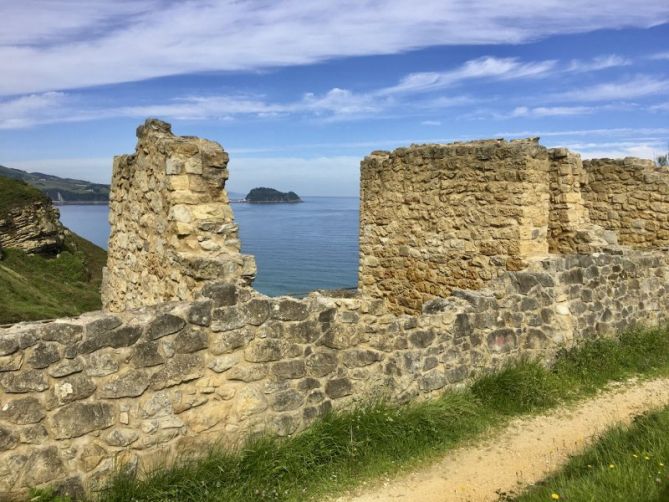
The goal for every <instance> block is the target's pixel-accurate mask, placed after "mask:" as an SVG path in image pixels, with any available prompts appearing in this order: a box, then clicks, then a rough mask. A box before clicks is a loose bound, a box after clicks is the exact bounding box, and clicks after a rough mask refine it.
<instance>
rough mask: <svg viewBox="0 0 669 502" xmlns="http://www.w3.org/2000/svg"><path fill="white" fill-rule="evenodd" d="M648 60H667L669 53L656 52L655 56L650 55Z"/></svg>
mask: <svg viewBox="0 0 669 502" xmlns="http://www.w3.org/2000/svg"><path fill="white" fill-rule="evenodd" d="M650 59H659V60H669V51H667V52H658V53H657V54H652V55H651V56H650Z"/></svg>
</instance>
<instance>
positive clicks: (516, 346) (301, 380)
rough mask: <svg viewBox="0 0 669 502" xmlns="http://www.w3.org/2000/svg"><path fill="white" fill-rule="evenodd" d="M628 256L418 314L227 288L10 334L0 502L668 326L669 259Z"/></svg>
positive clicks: (514, 283) (546, 274)
mask: <svg viewBox="0 0 669 502" xmlns="http://www.w3.org/2000/svg"><path fill="white" fill-rule="evenodd" d="M616 253H619V254H614V253H600V254H594V255H573V256H552V257H549V258H545V259H543V260H539V261H535V262H533V263H532V264H531V265H530V266H529V267H528V268H527V269H526V270H523V271H519V272H506V273H504V274H502V275H501V276H500V277H499V278H498V279H495V280H494V281H492V282H491V283H490V284H489V286H490V287H489V288H487V289H484V290H480V291H463V290H456V291H454V294H453V296H451V297H449V298H446V299H435V300H432V301H430V302H428V303H427V304H426V305H425V308H424V312H423V313H422V314H421V315H417V316H410V315H400V316H395V315H392V314H389V313H387V312H386V311H385V310H383V302H382V301H380V300H374V299H366V298H352V299H338V298H329V297H324V296H320V295H318V294H312V295H311V296H310V297H309V298H307V299H304V300H296V299H291V298H287V297H284V298H267V297H264V296H262V295H259V294H258V293H256V292H254V291H253V290H250V289H247V288H242V287H238V286H235V285H231V284H227V283H212V284H209V285H207V286H206V287H205V288H204V290H203V291H202V293H201V296H200V297H199V298H197V299H196V300H193V301H190V302H185V303H184V302H182V303H165V304H162V305H159V306H154V307H147V308H143V309H139V310H128V311H125V312H123V313H118V314H109V313H92V314H87V315H84V316H81V317H79V318H76V319H63V320H58V321H55V322H47V323H28V324H17V325H14V326H12V327H10V328H5V329H0V497H1V496H2V494H3V493H4V494H8V493H18V492H21V490H25V489H26V488H28V487H31V486H37V485H41V484H43V483H52V484H54V485H56V486H61V487H62V489H63V490H65V491H67V492H69V493H77V492H79V493H80V492H81V491H82V490H83V489H88V490H97V489H99V488H101V487H102V485H103V483H104V481H105V480H106V479H107V478H108V476H109V475H110V474H111V473H112V472H113V471H114V469H115V468H116V467H118V466H123V468H124V469H131V470H132V469H137V468H138V467H139V466H140V465H143V466H145V467H150V466H151V465H154V462H156V461H166V460H169V459H171V458H174V455H175V454H176V453H177V452H179V453H180V454H184V453H185V452H188V451H195V452H197V451H199V452H202V448H203V446H202V445H203V444H204V445H207V444H209V445H210V444H212V443H213V442H214V441H220V442H221V444H222V445H223V446H232V445H237V444H239V441H240V440H242V439H243V438H244V437H246V436H247V435H248V434H249V433H251V432H257V431H269V432H272V433H276V434H279V435H282V436H285V435H290V434H293V433H295V432H297V431H299V430H302V429H303V428H304V427H306V426H308V425H309V423H310V422H311V421H313V420H314V419H315V418H316V417H318V416H320V415H322V414H323V413H325V412H327V411H328V410H330V409H340V408H345V407H349V406H351V405H352V404H353V403H355V402H365V401H366V400H369V399H371V398H378V397H379V396H386V397H387V398H389V399H391V400H393V401H396V402H404V401H407V400H410V399H413V398H415V397H417V396H420V395H424V396H427V395H431V394H432V393H435V392H440V391H442V390H443V389H444V388H446V387H448V386H452V385H456V384H461V383H463V382H465V381H467V380H468V379H470V378H471V377H472V376H473V375H475V374H477V373H480V372H483V371H488V370H491V369H494V368H497V367H499V366H500V364H502V363H503V362H504V361H506V360H508V359H509V358H514V357H518V355H520V354H532V355H534V356H538V357H540V358H543V359H550V358H551V357H552V356H553V355H554V353H555V352H556V351H557V350H558V349H560V348H562V347H565V346H566V347H568V346H571V345H573V344H574V343H577V342H578V341H579V340H583V339H585V338H588V337H592V336H595V335H601V334H607V333H613V332H618V331H620V330H622V329H624V328H626V327H629V326H632V325H635V324H636V323H649V324H654V323H658V322H661V321H663V320H665V319H666V317H667V311H668V310H667V307H669V290H668V287H667V285H668V284H669V281H668V279H669V263H668V259H667V257H666V254H664V253H661V252H645V251H631V250H627V251H625V252H624V253H623V251H618V252H616Z"/></svg>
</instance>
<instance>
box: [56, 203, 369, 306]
mask: <svg viewBox="0 0 669 502" xmlns="http://www.w3.org/2000/svg"><path fill="white" fill-rule="evenodd" d="M302 199H303V201H304V202H302V203H296V204H246V203H235V202H233V203H232V210H233V212H234V215H235V220H236V223H237V224H238V225H239V234H240V239H241V242H242V252H243V253H245V254H252V255H254V256H255V258H256V264H257V266H258V274H257V277H256V280H255V282H254V287H255V289H257V290H258V291H260V292H261V293H264V294H266V295H269V296H280V295H295V296H301V295H305V294H307V293H308V292H310V291H314V290H316V289H347V288H355V287H356V285H357V273H358V227H359V223H358V211H359V199H358V198H357V197H303V198H302ZM59 209H60V219H61V221H62V222H63V224H64V225H65V226H66V227H68V228H70V229H71V230H72V231H74V232H75V233H77V234H79V235H81V236H82V237H84V238H86V239H88V240H90V241H92V242H94V243H95V244H97V245H98V246H101V247H103V248H105V249H106V248H107V240H108V238H109V231H110V227H109V222H108V212H109V208H108V206H106V205H81V206H80V205H64V206H59Z"/></svg>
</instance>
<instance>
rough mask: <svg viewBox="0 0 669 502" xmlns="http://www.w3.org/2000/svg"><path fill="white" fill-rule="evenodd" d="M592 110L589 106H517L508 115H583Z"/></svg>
mask: <svg viewBox="0 0 669 502" xmlns="http://www.w3.org/2000/svg"><path fill="white" fill-rule="evenodd" d="M592 111H593V108H592V107H589V106H537V107H534V108H530V107H527V106H519V107H517V108H515V109H514V110H513V111H512V112H511V113H510V114H509V115H508V117H511V118H516V117H566V116H570V115H585V114H588V113H592Z"/></svg>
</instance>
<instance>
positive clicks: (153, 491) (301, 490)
mask: <svg viewBox="0 0 669 502" xmlns="http://www.w3.org/2000/svg"><path fill="white" fill-rule="evenodd" d="M668 334H669V332H668V330H667V329H655V330H644V331H641V330H640V331H636V332H631V333H626V334H624V335H622V336H621V337H619V338H617V339H600V340H594V341H589V342H587V343H584V344H583V345H582V346H580V347H578V348H575V349H572V350H569V351H566V350H565V351H563V352H562V353H561V354H560V355H559V356H558V358H557V360H556V361H555V364H554V365H553V367H552V368H550V369H546V368H544V367H543V366H541V365H540V364H538V363H536V362H532V361H528V360H521V361H517V362H515V363H513V364H510V365H508V366H507V367H506V368H504V369H503V370H501V371H499V372H497V373H493V374H489V375H486V376H483V377H481V378H479V379H477V380H476V381H475V382H474V383H473V385H471V386H470V387H468V388H467V389H464V390H460V391H451V392H447V393H445V394H444V395H443V396H442V397H440V398H438V399H435V400H431V401H424V402H418V403H412V404H409V405H404V406H401V407H392V406H389V405H386V404H383V403H376V404H374V405H370V406H368V407H366V408H362V409H358V410H353V411H349V412H339V413H332V414H330V415H328V416H326V417H325V418H323V419H322V420H320V421H318V422H316V423H315V424H314V425H313V426H312V427H310V428H309V429H308V430H306V431H305V432H303V433H301V434H299V435H297V436H295V437H292V438H289V439H286V440H280V439H276V438H269V437H265V438H261V439H257V440H255V441H253V442H249V443H247V444H246V445H245V446H244V447H243V448H241V449H239V450H238V451H226V450H224V449H220V448H213V449H212V450H211V451H210V452H209V454H208V455H205V456H204V457H203V458H200V459H191V460H188V459H182V460H181V461H180V462H178V463H177V464H175V465H174V466H171V467H165V468H162V469H158V470H156V471H154V472H151V473H146V475H145V477H144V478H143V479H137V478H135V477H132V476H128V475H118V476H116V477H115V478H114V479H113V480H112V481H111V483H110V484H109V486H108V487H107V489H106V491H104V492H102V493H100V494H99V495H98V496H97V499H98V500H101V501H125V500H136V501H163V500H179V501H214V500H216V501H220V500H225V501H230V502H234V501H250V500H254V501H256V500H257V501H270V500H272V501H274V500H286V501H298V500H309V499H312V500H313V499H320V498H322V497H323V496H325V495H328V494H332V493H337V492H341V491H343V490H346V489H349V488H351V487H354V486H357V485H360V484H361V483H365V482H367V481H369V480H374V479H378V478H379V477H380V476H389V475H392V474H393V473H396V472H398V471H399V470H403V469H404V470H406V469H407V468H411V467H415V466H417V465H418V464H420V463H422V462H425V461H427V460H430V459H434V458H436V457H438V456H439V455H442V454H443V453H444V452H446V451H448V450H449V449H451V448H453V447H454V446H456V445H461V444H462V443H463V442H466V441H468V440H471V439H472V438H475V437H477V436H478V437H480V435H481V434H484V433H486V432H489V431H491V430H493V429H494V428H495V427H500V426H501V425H504V424H505V423H506V421H507V420H508V419H509V418H511V417H514V416H518V415H520V414H525V413H533V412H537V411H542V410H546V409H548V408H550V407H552V406H555V405H557V404H559V403H561V402H565V401H573V400H575V399H577V398H580V397H583V396H586V395H589V394H591V393H593V392H595V391H596V390H597V389H599V388H602V387H603V386H604V385H606V384H607V383H608V382H611V381H614V380H623V379H626V378H628V377H631V376H637V375H647V376H657V375H662V374H667V373H669V336H668ZM665 431H666V440H667V441H668V442H669V428H667V429H665ZM651 482H654V480H651ZM43 500H46V499H43ZM537 500H539V499H537ZM542 500H545V499H542ZM573 500H600V499H573ZM601 500H612V499H601ZM641 500H642V499H641Z"/></svg>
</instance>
